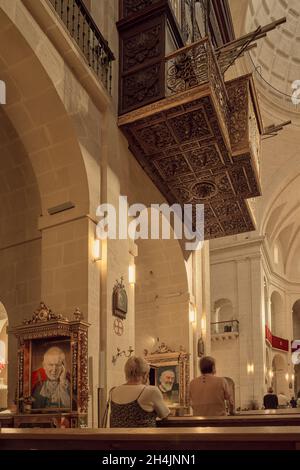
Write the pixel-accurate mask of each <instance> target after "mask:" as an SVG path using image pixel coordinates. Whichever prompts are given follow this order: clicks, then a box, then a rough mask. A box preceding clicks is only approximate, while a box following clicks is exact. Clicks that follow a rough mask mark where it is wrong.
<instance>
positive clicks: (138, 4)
mask: <svg viewBox="0 0 300 470" xmlns="http://www.w3.org/2000/svg"><path fill="white" fill-rule="evenodd" d="M158 1H159V0H123V17H124V18H126V17H127V16H129V15H134V14H136V13H139V12H140V11H142V10H144V8H147V7H149V6H151V5H153V4H154V3H157V2H158Z"/></svg>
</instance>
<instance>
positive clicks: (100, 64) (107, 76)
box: [48, 0, 115, 93]
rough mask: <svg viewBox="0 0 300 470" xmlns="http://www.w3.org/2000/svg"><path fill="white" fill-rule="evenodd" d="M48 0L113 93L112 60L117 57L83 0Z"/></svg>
mask: <svg viewBox="0 0 300 470" xmlns="http://www.w3.org/2000/svg"><path fill="white" fill-rule="evenodd" d="M48 1H49V2H50V3H51V5H52V6H53V8H54V9H55V11H56V13H57V14H58V16H59V17H60V19H61V20H62V22H63V23H64V25H65V27H66V28H67V30H68V31H69V33H70V35H71V36H72V38H73V39H74V40H75V42H76V43H77V45H78V46H79V48H80V49H81V52H82V53H83V55H84V57H85V58H86V61H87V63H88V65H89V66H90V67H91V69H92V70H93V71H94V72H95V73H96V75H97V77H98V78H99V79H100V80H101V81H102V83H103V84H104V86H105V87H106V89H107V90H108V92H109V93H111V84H112V61H113V60H114V59H115V58H114V55H113V53H112V51H111V50H110V48H109V46H108V43H107V41H106V40H105V39H104V37H103V36H102V34H101V32H100V30H99V28H98V26H97V25H96V23H95V21H94V20H93V18H92V16H91V14H90V12H89V11H88V9H87V8H86V6H85V5H84V3H83V1H82V0H48Z"/></svg>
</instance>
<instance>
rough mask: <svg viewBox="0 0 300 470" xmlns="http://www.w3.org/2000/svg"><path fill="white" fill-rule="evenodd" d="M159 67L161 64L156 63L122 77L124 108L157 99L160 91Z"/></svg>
mask: <svg viewBox="0 0 300 470" xmlns="http://www.w3.org/2000/svg"><path fill="white" fill-rule="evenodd" d="M160 68H161V64H160V63H157V64H154V65H151V66H150V67H146V68H144V69H142V70H139V71H137V72H135V73H132V74H130V75H127V76H126V77H124V79H123V87H122V88H123V94H122V103H123V108H124V109H127V110H128V109H130V108H132V107H135V108H136V107H137V106H139V105H141V104H146V103H147V102H149V101H151V100H153V99H155V98H157V99H159V97H160V93H161V88H160V82H159V78H160Z"/></svg>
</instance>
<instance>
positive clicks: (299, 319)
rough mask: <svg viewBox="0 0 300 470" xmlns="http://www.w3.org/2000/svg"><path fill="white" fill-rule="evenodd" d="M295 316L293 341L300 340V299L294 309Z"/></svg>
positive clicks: (295, 303)
mask: <svg viewBox="0 0 300 470" xmlns="http://www.w3.org/2000/svg"><path fill="white" fill-rule="evenodd" d="M292 314H293V339H300V299H298V300H296V302H294V304H293V307H292Z"/></svg>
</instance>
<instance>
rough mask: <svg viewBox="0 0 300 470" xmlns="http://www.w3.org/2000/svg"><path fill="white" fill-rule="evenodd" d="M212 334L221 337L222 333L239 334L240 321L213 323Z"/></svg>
mask: <svg viewBox="0 0 300 470" xmlns="http://www.w3.org/2000/svg"><path fill="white" fill-rule="evenodd" d="M210 325H211V334H212V335H219V334H221V333H238V332H239V321H238V320H229V321H219V322H215V323H211V324H210Z"/></svg>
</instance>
